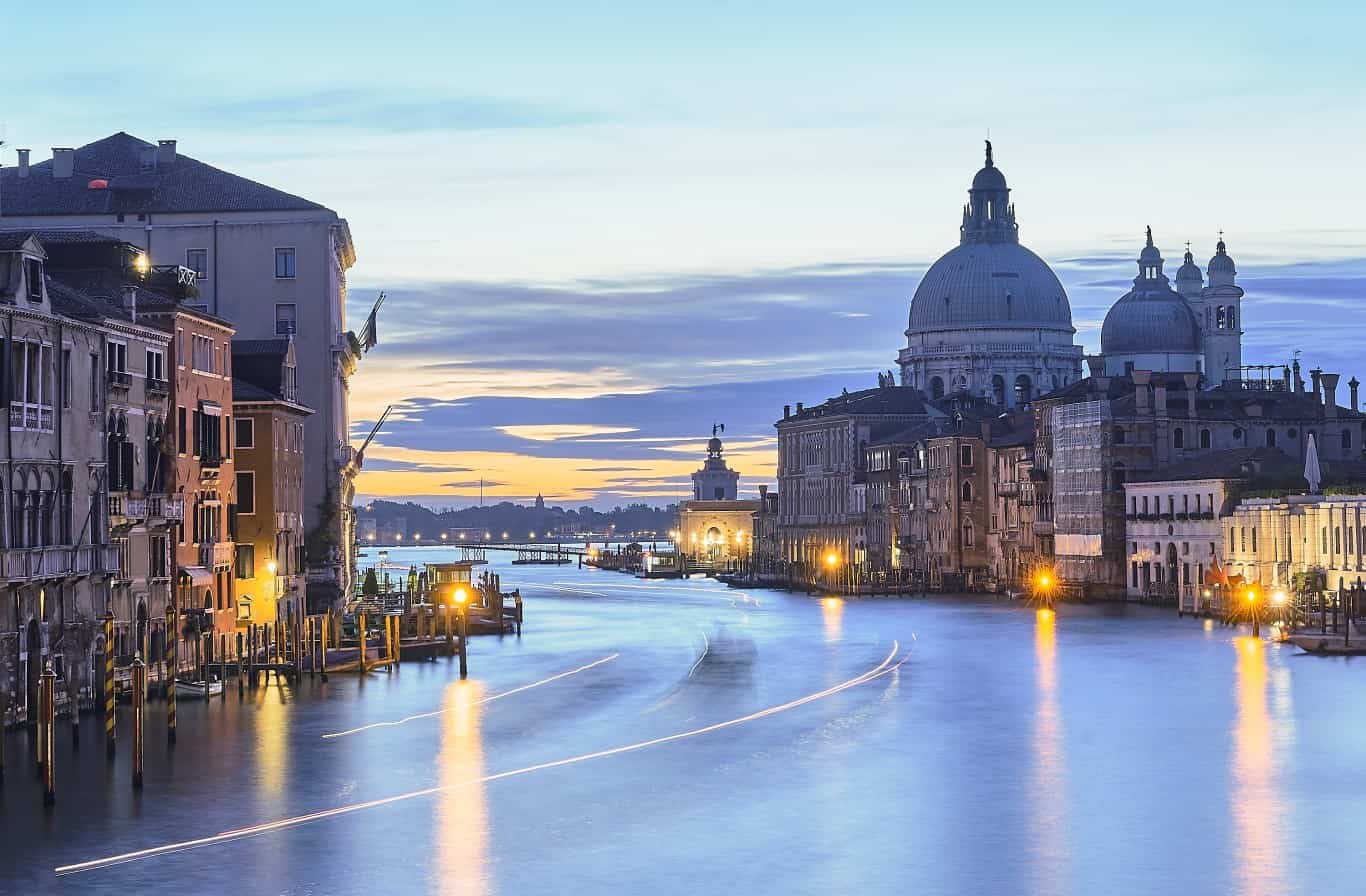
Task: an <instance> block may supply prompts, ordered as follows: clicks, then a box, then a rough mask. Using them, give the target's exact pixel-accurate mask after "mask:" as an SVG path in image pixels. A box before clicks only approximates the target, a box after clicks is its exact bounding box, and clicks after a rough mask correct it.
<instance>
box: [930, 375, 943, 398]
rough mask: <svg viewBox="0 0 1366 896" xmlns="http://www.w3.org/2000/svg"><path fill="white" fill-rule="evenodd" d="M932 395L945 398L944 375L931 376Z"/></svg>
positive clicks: (932, 396)
mask: <svg viewBox="0 0 1366 896" xmlns="http://www.w3.org/2000/svg"><path fill="white" fill-rule="evenodd" d="M930 397H931V398H943V397H944V378H943V377H942V376H932V377H930Z"/></svg>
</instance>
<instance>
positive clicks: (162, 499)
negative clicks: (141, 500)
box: [147, 495, 185, 522]
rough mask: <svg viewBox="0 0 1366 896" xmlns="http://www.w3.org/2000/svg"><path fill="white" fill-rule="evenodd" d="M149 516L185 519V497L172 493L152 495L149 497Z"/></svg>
mask: <svg viewBox="0 0 1366 896" xmlns="http://www.w3.org/2000/svg"><path fill="white" fill-rule="evenodd" d="M147 518H148V519H154V520H176V521H178V522H179V521H183V520H184V519H185V499H184V498H179V497H173V496H170V495H151V496H149V497H148V498H147Z"/></svg>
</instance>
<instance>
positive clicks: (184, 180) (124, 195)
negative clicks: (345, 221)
mask: <svg viewBox="0 0 1366 896" xmlns="http://www.w3.org/2000/svg"><path fill="white" fill-rule="evenodd" d="M157 152H158V147H157V146H156V145H155V144H152V143H148V142H147V141H145V140H140V139H138V138H137V137H134V136H132V135H131V134H126V133H124V132H122V131H120V132H119V133H117V134H113V135H111V136H109V137H105V138H104V139H103V140H97V141H95V142H94V143H89V144H86V145H85V146H82V147H80V148H79V149H76V150H75V155H74V171H73V173H72V175H71V176H70V177H63V178H55V177H53V176H52V174H53V162H52V160H51V159H49V160H47V161H45V162H39V163H37V164H35V165H31V166H29V171H28V176H27V177H20V176H19V169H18V168H5V169H3V170H0V202H3V203H4V204H3V206H0V214H3V215H8V216H14V217H19V216H40V215H112V214H118V213H121V212H127V213H139V212H154V213H161V214H167V213H177V212H208V211H224V212H230V211H324V210H326V209H325V207H324V206H322V205H319V204H318V203H316V202H310V201H309V200H307V199H303V198H301V197H299V196H295V195H293V194H290V193H286V192H284V191H282V190H277V189H275V188H274V187H268V186H266V185H265V184H261V183H257V182H256V181H254V180H249V179H247V178H245V177H241V176H239V175H236V174H232V173H230V172H227V171H223V170H222V169H220V168H215V167H213V166H212V165H207V164H205V163H204V162H201V161H199V160H197V159H193V158H191V157H189V156H187V155H183V154H180V153H178V152H177V153H176V154H175V158H174V160H170V159H168V158H166V157H165V154H163V157H162V158H161V159H159V160H157V161H156V162H155V163H152V162H151V159H153V158H155V156H156V155H157ZM96 180H102V181H106V182H107V187H105V188H100V189H92V188H91V186H90V184H91V182H92V181H96Z"/></svg>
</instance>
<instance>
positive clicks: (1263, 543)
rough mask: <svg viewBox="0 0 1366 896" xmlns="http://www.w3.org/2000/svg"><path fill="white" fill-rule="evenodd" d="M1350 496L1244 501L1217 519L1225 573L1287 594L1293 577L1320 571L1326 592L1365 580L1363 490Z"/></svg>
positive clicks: (1365, 502)
mask: <svg viewBox="0 0 1366 896" xmlns="http://www.w3.org/2000/svg"><path fill="white" fill-rule="evenodd" d="M1352 491H1353V492H1355V493H1354V494H1342V495H1310V494H1299V495H1286V496H1284V497H1271V498H1246V499H1244V500H1241V501H1239V502H1238V504H1237V506H1236V507H1234V508H1233V511H1232V512H1231V513H1230V514H1229V515H1228V516H1226V517H1224V518H1223V519H1222V520H1220V523H1221V527H1222V532H1223V545H1224V554H1225V556H1226V558H1227V563H1228V572H1229V573H1231V574H1234V575H1238V576H1241V577H1242V578H1243V580H1244V581H1246V582H1250V583H1255V584H1257V585H1258V586H1260V587H1262V588H1280V589H1285V590H1287V591H1288V590H1290V589H1291V588H1293V587H1294V584H1295V576H1296V575H1297V574H1302V573H1307V572H1316V573H1321V574H1322V576H1323V582H1324V584H1325V586H1326V587H1327V588H1329V589H1332V590H1336V589H1337V588H1352V587H1359V586H1361V585H1362V583H1363V582H1366V544H1364V543H1363V540H1366V489H1363V488H1362V487H1361V484H1360V483H1359V484H1358V487H1356V488H1354V489H1352Z"/></svg>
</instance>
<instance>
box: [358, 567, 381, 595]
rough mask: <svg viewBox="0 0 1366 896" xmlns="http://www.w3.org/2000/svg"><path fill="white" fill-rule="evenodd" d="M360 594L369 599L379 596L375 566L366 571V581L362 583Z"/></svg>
mask: <svg viewBox="0 0 1366 896" xmlns="http://www.w3.org/2000/svg"><path fill="white" fill-rule="evenodd" d="M360 593H361V594H364V595H366V596H367V597H368V596H373V595H377V594H379V581H378V580H377V579H376V578H375V568H374V567H373V566H372V567H370V568H369V569H367V570H366V571H365V581H364V582H362V583H361V586H360Z"/></svg>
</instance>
